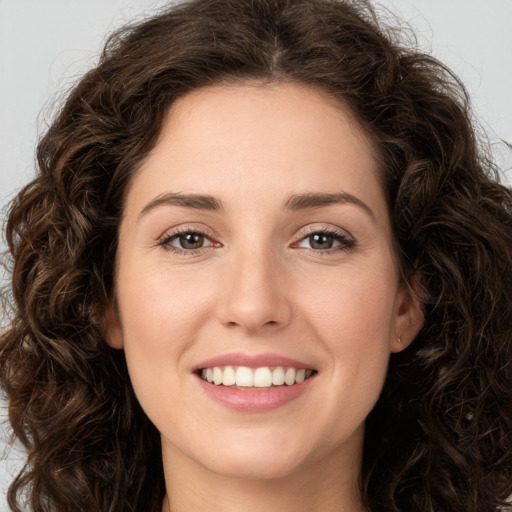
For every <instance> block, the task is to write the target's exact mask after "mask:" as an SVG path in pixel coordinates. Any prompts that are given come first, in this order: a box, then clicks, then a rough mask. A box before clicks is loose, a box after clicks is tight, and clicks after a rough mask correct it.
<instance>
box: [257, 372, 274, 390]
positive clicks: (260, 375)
mask: <svg viewBox="0 0 512 512" xmlns="http://www.w3.org/2000/svg"><path fill="white" fill-rule="evenodd" d="M254 386H255V387H257V388H269V387H270V386H272V372H271V371H270V368H267V367H264V368H256V370H254Z"/></svg>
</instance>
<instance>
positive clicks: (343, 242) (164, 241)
mask: <svg viewBox="0 0 512 512" xmlns="http://www.w3.org/2000/svg"><path fill="white" fill-rule="evenodd" d="M183 235H197V236H201V237H204V238H205V239H206V240H208V241H209V242H210V245H207V246H204V247H199V248H197V249H184V248H180V247H175V246H173V245H171V242H172V241H174V240H177V239H178V238H179V237H180V236H183ZM314 235H323V236H326V237H331V238H332V239H333V242H334V243H335V242H339V244H340V245H338V246H335V247H329V248H328V249H313V248H305V249H306V250H309V251H312V252H314V253H315V255H321V256H327V255H330V254H333V253H337V252H342V251H348V250H350V249H353V248H354V247H355V246H356V241H355V240H354V239H353V238H350V237H348V236H347V235H346V233H345V232H343V231H338V230H336V229H329V228H320V229H314V228H312V229H311V231H310V232H309V233H308V234H307V235H305V236H303V237H302V238H300V240H298V241H297V242H294V243H293V244H292V247H294V248H295V247H298V244H300V243H302V242H304V241H305V240H307V239H308V238H309V237H312V236H314ZM158 245H159V246H161V247H163V248H164V249H165V250H168V251H171V252H173V253H175V254H179V255H185V256H195V255H197V254H201V253H202V252H203V251H204V250H207V249H209V248H210V247H215V246H217V247H218V246H219V244H217V243H216V242H213V241H212V239H211V237H210V236H208V234H206V233H205V232H204V231H201V230H199V229H192V228H187V227H185V228H180V229H178V230H176V231H175V232H173V233H172V234H170V235H167V234H166V235H165V236H164V237H162V238H161V239H160V241H159V242H158Z"/></svg>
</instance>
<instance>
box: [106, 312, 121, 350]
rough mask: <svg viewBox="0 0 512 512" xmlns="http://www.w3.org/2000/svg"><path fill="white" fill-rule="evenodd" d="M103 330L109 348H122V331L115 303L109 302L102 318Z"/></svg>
mask: <svg viewBox="0 0 512 512" xmlns="http://www.w3.org/2000/svg"><path fill="white" fill-rule="evenodd" d="M103 332H104V337H105V342H106V343H107V345H108V346H109V347H111V348H115V349H122V348H123V333H122V329H121V322H120V321H119V313H118V311H117V307H116V305H115V304H111V305H109V306H108V308H107V309H106V311H105V315H104V320H103Z"/></svg>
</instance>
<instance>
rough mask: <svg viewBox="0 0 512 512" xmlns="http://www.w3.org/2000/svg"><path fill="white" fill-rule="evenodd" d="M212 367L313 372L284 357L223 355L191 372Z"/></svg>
mask: <svg viewBox="0 0 512 512" xmlns="http://www.w3.org/2000/svg"><path fill="white" fill-rule="evenodd" d="M214 366H247V367H249V368H261V367H262V366H284V367H288V368H298V369H306V370H314V369H315V368H314V367H313V366H311V365H310V364H308V363H304V362H302V361H298V360H296V359H291V358H289V357H284V356H281V355H279V354H271V353H267V354H240V353H234V354H223V355H220V356H216V357H212V358H211V359H207V360H206V361H202V362H201V363H199V364H197V365H195V366H194V367H193V369H192V370H193V371H197V370H202V369H203V368H213V367H214Z"/></svg>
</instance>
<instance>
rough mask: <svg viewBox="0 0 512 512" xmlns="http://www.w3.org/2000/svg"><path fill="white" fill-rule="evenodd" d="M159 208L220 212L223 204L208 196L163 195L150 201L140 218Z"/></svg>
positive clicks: (170, 193) (172, 193) (171, 193)
mask: <svg viewBox="0 0 512 512" xmlns="http://www.w3.org/2000/svg"><path fill="white" fill-rule="evenodd" d="M159 206H184V207H185V208H193V209H196V210H207V211H213V212H218V211H220V210H222V209H223V208H222V203H221V202H220V201H219V199H217V198H216V197H213V196H210V195H206V194H181V193H176V192H169V193H167V194H161V195H159V196H157V197H155V199H153V200H152V201H150V202H149V203H148V204H147V205H146V206H144V208H143V209H142V211H141V212H140V215H139V217H142V216H144V215H146V214H148V213H149V212H151V211H152V210H154V209H155V208H158V207H159Z"/></svg>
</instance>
